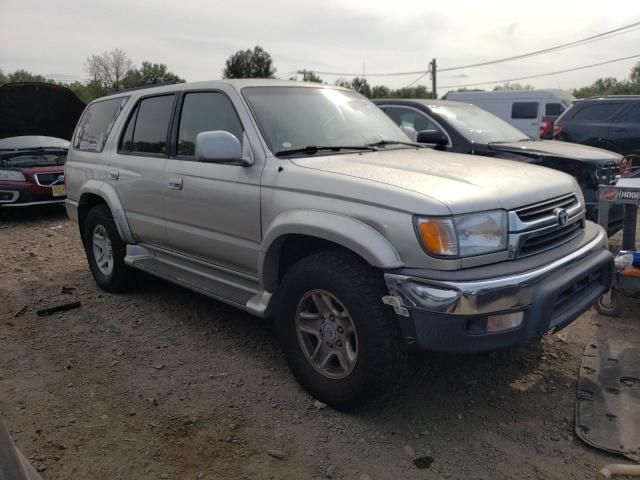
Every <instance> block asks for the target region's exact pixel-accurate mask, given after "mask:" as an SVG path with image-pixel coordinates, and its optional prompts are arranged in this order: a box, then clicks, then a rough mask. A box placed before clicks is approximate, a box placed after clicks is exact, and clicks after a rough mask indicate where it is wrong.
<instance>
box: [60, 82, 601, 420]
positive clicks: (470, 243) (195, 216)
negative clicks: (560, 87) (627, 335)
mask: <svg viewBox="0 0 640 480" xmlns="http://www.w3.org/2000/svg"><path fill="white" fill-rule="evenodd" d="M66 182H67V200H66V207H67V211H68V214H69V216H70V217H71V218H72V219H75V220H77V221H78V223H79V227H80V234H81V237H82V241H83V243H84V247H85V250H86V254H87V258H88V262H89V266H90V268H91V271H92V273H93V276H94V278H95V280H96V282H97V283H98V285H99V286H100V287H101V288H103V289H104V290H107V291H109V292H121V291H123V290H125V289H126V288H127V287H128V285H129V284H130V280H131V268H135V269H140V270H143V271H145V272H149V273H151V274H153V275H157V276H160V277H163V278H165V279H167V280H169V281H172V282H175V283H177V284H180V285H183V286H185V287H187V288H190V289H193V290H195V291H198V292H201V293H203V294H205V295H208V296H210V297H213V298H215V299H217V300H221V301H224V302H227V303H230V304H232V305H235V306H237V307H239V308H242V309H244V310H246V311H248V312H250V313H252V314H254V315H257V316H259V317H271V316H274V317H275V318H276V322H277V327H278V332H279V336H280V338H281V343H282V346H283V349H284V352H285V357H286V359H287V362H288V364H289V366H290V368H291V370H292V371H293V373H294V375H295V376H296V378H297V379H298V381H299V382H300V383H301V384H302V385H303V386H304V388H306V389H307V390H308V391H309V392H310V393H311V394H312V395H314V396H315V397H316V398H318V399H319V400H321V401H323V402H325V403H328V404H329V405H331V406H333V407H335V408H339V409H349V408H354V407H356V406H357V405H359V404H361V403H363V402H364V401H367V400H369V399H371V398H374V397H376V396H378V395H380V394H382V393H384V392H387V391H388V390H389V389H390V387H391V386H393V385H394V383H395V382H396V380H397V379H398V377H399V375H398V373H399V371H400V369H401V367H402V364H403V358H404V352H405V349H406V348H407V346H410V345H414V346H417V347H419V348H423V349H429V350H440V351H451V352H477V351H485V350H490V349H497V348H504V347H510V346H513V345H520V344H525V343H528V342H531V341H534V340H538V339H540V338H541V337H542V336H543V335H544V334H545V333H547V332H550V331H551V332H554V331H557V330H559V329H561V328H563V327H565V326H566V325H568V324H569V323H571V322H572V321H573V320H574V319H575V318H577V317H578V316H579V315H580V314H581V313H582V312H584V311H585V310H586V309H588V308H589V307H590V306H591V305H592V304H593V303H594V302H595V301H596V299H597V298H598V296H599V295H600V294H602V293H603V292H605V291H607V290H608V288H609V286H610V282H611V278H612V268H613V261H612V256H611V254H610V253H609V251H608V249H607V237H606V233H605V232H604V230H603V229H602V228H600V227H599V226H597V225H595V224H593V223H591V222H588V221H585V208H584V199H583V196H582V193H581V191H580V189H579V187H578V186H577V184H576V182H575V180H574V179H573V178H572V177H570V176H569V175H566V174H564V173H561V172H557V171H554V170H550V169H546V168H543V167H537V166H532V165H527V164H524V163H522V164H521V163H515V162H511V161H505V160H497V159H492V158H479V157H474V156H468V155H461V154H452V153H442V152H437V151H433V150H430V149H425V148H421V147H420V146H419V145H416V144H413V143H411V142H410V141H409V139H408V137H407V136H406V135H405V134H404V133H403V131H402V130H401V129H400V128H399V127H397V126H396V125H395V124H394V123H393V122H392V121H391V120H390V119H389V118H387V116H386V115H385V114H384V113H383V112H382V111H380V110H379V109H378V108H377V107H376V106H375V105H373V104H372V103H371V102H369V101H368V100H367V99H365V98H364V97H362V96H361V95H359V94H357V93H355V92H353V91H350V90H346V89H342V88H337V87H331V86H326V85H317V84H308V83H294V82H284V81H270V80H234V81H217V82H203V83H191V84H189V83H187V84H181V85H170V86H162V87H154V88H149V89H143V90H136V91H130V92H121V93H118V94H116V95H112V96H109V97H105V98H102V99H99V100H97V101H94V102H93V103H91V104H90V105H89V106H88V107H87V108H86V110H85V112H84V114H83V115H82V117H81V119H80V121H79V123H78V126H77V127H76V131H75V133H74V137H73V139H72V145H71V148H70V150H69V155H68V160H67V163H66Z"/></svg>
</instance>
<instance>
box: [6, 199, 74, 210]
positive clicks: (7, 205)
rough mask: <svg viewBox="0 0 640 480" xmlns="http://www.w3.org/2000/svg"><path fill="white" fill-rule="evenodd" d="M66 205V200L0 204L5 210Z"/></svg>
mask: <svg viewBox="0 0 640 480" xmlns="http://www.w3.org/2000/svg"><path fill="white" fill-rule="evenodd" d="M62 203H64V198H63V199H60V200H43V201H41V202H27V203H0V206H2V207H3V208H8V207H11V208H14V207H15V208H18V207H34V206H36V205H56V204H62Z"/></svg>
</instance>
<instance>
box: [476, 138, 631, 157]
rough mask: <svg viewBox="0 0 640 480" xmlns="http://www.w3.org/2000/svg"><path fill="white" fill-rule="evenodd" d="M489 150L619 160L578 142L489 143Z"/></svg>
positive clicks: (609, 153)
mask: <svg viewBox="0 0 640 480" xmlns="http://www.w3.org/2000/svg"><path fill="white" fill-rule="evenodd" d="M488 147H489V148H490V149H491V150H496V151H500V152H513V153H518V154H520V155H536V156H540V155H542V156H548V157H562V158H571V159H574V160H582V161H595V162H603V161H606V162H611V161H614V162H615V161H618V160H620V158H621V156H620V155H618V154H617V153H613V152H610V151H608V150H603V149H601V148H595V147H589V146H587V145H580V144H578V143H569V142H560V141H551V140H537V141H536V140H531V141H524V142H513V143H495V142H494V143H490V144H489V145H488Z"/></svg>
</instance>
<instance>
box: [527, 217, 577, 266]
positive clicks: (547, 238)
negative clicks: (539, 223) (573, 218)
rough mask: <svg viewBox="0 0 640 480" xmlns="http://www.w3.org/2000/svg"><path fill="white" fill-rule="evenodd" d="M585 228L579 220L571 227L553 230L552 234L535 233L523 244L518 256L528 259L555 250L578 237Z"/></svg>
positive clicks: (566, 226)
mask: <svg viewBox="0 0 640 480" xmlns="http://www.w3.org/2000/svg"><path fill="white" fill-rule="evenodd" d="M583 228H584V224H583V220H579V221H577V222H574V223H572V224H570V225H565V226H564V227H560V228H557V229H556V230H552V231H551V232H547V233H541V234H536V233H533V234H532V235H531V236H530V237H528V238H527V239H526V240H525V241H524V242H523V244H522V246H521V247H520V252H519V255H518V256H519V257H526V256H529V255H535V254H536V253H541V252H544V251H545V250H550V249H552V248H555V247H557V246H558V245H561V244H563V243H566V242H568V241H570V240H572V239H574V238H575V237H577V236H578V235H579V234H580V231H581V230H582V229H583Z"/></svg>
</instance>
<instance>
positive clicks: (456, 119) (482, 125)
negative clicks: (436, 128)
mask: <svg viewBox="0 0 640 480" xmlns="http://www.w3.org/2000/svg"><path fill="white" fill-rule="evenodd" d="M429 108H431V111H432V112H433V113H435V114H436V115H440V116H441V117H442V118H444V119H445V120H446V121H447V122H449V124H451V126H452V127H453V128H455V129H456V130H457V131H458V133H460V135H462V136H463V137H465V138H466V139H467V140H469V141H471V142H476V143H483V144H487V143H491V142H504V143H508V142H519V141H523V140H530V138H529V137H528V136H527V135H526V134H524V133H522V132H521V131H520V130H518V129H517V128H515V127H512V126H511V125H509V124H508V123H507V122H505V121H504V120H502V119H500V118H498V117H496V116H495V115H494V114H492V113H489V112H487V111H486V110H482V109H481V108H478V107H476V106H475V105H465V104H461V105H431V106H430V107H429Z"/></svg>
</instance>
